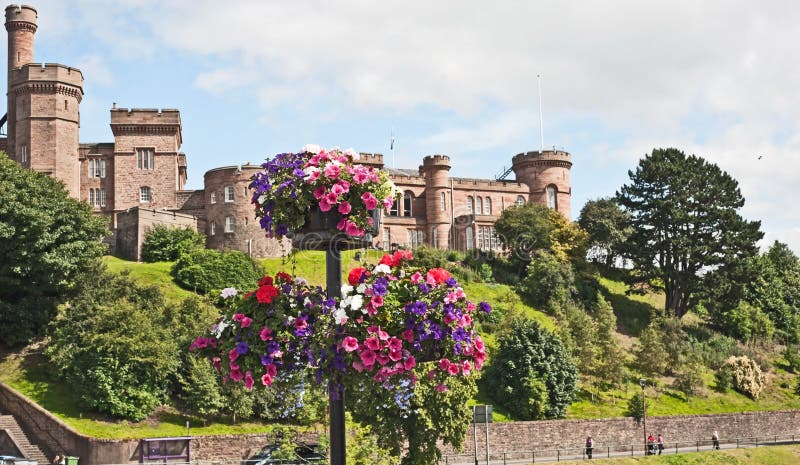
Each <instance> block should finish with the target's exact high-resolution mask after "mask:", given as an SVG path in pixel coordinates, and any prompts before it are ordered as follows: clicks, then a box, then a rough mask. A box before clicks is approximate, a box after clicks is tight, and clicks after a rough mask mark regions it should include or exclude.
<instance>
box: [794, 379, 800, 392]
mask: <svg viewBox="0 0 800 465" xmlns="http://www.w3.org/2000/svg"><path fill="white" fill-rule="evenodd" d="M794 393H795V394H796V395H798V396H800V376H798V377H797V384H796V385H795V387H794Z"/></svg>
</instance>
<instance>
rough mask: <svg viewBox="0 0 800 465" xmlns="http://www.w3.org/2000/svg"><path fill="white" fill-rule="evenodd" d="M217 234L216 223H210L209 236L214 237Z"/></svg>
mask: <svg viewBox="0 0 800 465" xmlns="http://www.w3.org/2000/svg"><path fill="white" fill-rule="evenodd" d="M216 234H217V223H215V222H213V221H212V222H211V235H212V236H214V235H216Z"/></svg>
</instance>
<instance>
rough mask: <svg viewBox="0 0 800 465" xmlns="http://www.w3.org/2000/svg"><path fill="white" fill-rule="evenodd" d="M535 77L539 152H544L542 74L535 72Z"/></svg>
mask: <svg viewBox="0 0 800 465" xmlns="http://www.w3.org/2000/svg"><path fill="white" fill-rule="evenodd" d="M536 79H537V81H538V82H539V142H540V151H539V153H544V118H543V117H542V75H541V74H537V75H536Z"/></svg>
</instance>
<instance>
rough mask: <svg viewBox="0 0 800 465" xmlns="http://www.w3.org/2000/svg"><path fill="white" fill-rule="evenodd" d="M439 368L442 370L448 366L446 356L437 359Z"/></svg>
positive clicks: (448, 361) (445, 369) (448, 362)
mask: <svg viewBox="0 0 800 465" xmlns="http://www.w3.org/2000/svg"><path fill="white" fill-rule="evenodd" d="M439 368H441V369H442V371H447V369H448V368H450V360H447V359H446V358H443V359H441V360H439Z"/></svg>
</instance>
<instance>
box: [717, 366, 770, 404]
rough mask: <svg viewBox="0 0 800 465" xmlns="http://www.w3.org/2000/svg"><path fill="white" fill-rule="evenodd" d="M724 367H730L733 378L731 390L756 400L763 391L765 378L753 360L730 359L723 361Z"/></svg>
mask: <svg viewBox="0 0 800 465" xmlns="http://www.w3.org/2000/svg"><path fill="white" fill-rule="evenodd" d="M724 366H725V367H730V370H731V376H732V378H733V388H734V389H736V390H737V391H739V392H741V393H742V394H745V395H748V396H750V397H751V398H752V399H753V400H758V396H759V395H760V394H761V391H762V390H763V389H764V384H765V383H766V376H764V373H763V372H762V371H761V368H760V367H759V366H758V363H756V362H755V361H754V360H752V359H751V358H750V357H747V356H741V357H730V358H728V360H726V361H725V365H724Z"/></svg>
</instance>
